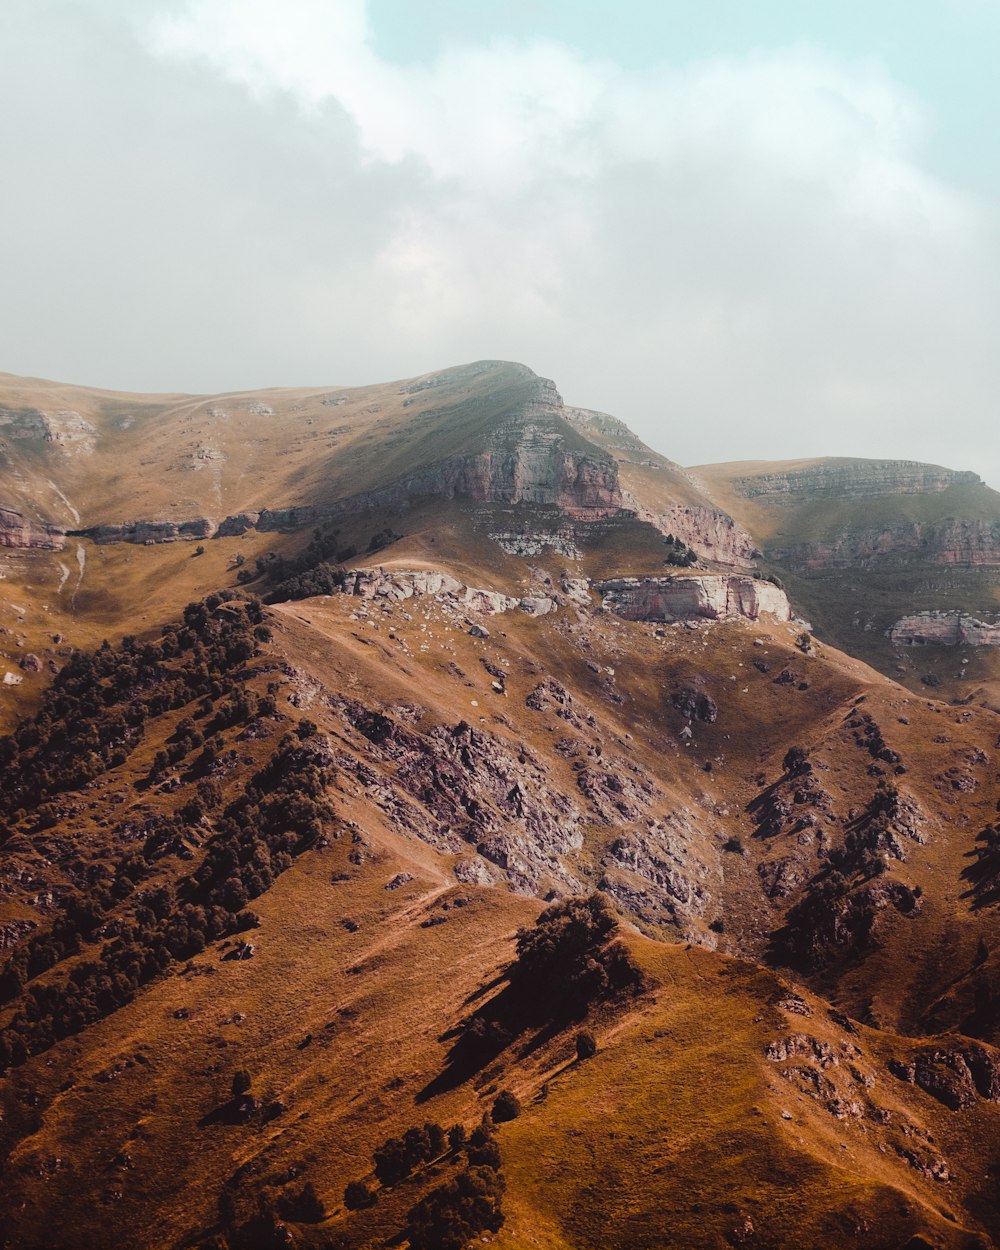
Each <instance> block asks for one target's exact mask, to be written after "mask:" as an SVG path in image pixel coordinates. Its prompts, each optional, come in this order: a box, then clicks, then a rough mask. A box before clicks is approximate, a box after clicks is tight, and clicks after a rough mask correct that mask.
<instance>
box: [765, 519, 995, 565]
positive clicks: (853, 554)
mask: <svg viewBox="0 0 1000 1250" xmlns="http://www.w3.org/2000/svg"><path fill="white" fill-rule="evenodd" d="M768 555H770V556H772V557H773V558H774V559H775V560H777V561H779V562H780V563H784V564H789V565H792V566H795V567H798V568H802V569H808V570H821V569H833V568H846V567H849V566H851V565H857V564H876V565H877V564H883V563H887V564H890V563H918V562H919V563H930V564H949V565H955V564H968V565H975V566H987V565H994V564H998V565H1000V521H990V520H964V519H955V520H949V521H943V522H939V523H925V522H921V521H904V522H900V523H898V524H896V525H892V526H887V527H884V528H879V529H868V530H866V529H861V530H856V531H851V532H845V533H842V534H839V535H837V536H836V537H835V538H832V539H830V540H828V541H823V542H814V543H799V544H796V545H794V546H790V547H774V548H770V549H769V550H768Z"/></svg>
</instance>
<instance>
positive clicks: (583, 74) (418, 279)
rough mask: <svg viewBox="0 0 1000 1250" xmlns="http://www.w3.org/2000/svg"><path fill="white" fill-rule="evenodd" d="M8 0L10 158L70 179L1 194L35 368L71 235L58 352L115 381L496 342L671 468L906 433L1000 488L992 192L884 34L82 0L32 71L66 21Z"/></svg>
mask: <svg viewBox="0 0 1000 1250" xmlns="http://www.w3.org/2000/svg"><path fill="white" fill-rule="evenodd" d="M13 3H14V6H15V11H17V12H19V13H20V15H21V20H20V23H19V24H17V29H16V30H14V32H13V33H14V35H15V36H16V40H17V43H18V44H19V46H20V49H21V56H20V58H19V60H20V64H21V66H22V67H23V72H21V73H18V72H15V74H14V79H13V82H11V81H9V80H8V82H6V83H4V84H2V85H0V116H4V115H6V114H7V112H8V110H13V109H14V108H15V106H16V107H17V108H18V109H19V115H20V116H22V117H25V116H26V117H27V119H28V120H27V133H26V134H21V135H20V136H18V137H17V139H15V141H14V142H13V144H12V145H11V151H12V155H13V165H12V166H11V168H12V173H13V176H14V178H15V179H17V178H19V177H20V178H21V179H28V180H29V182H31V181H34V182H35V183H36V184H37V183H39V182H41V184H42V185H43V187H44V190H45V197H44V198H45V207H44V209H43V210H42V211H41V213H40V214H39V210H38V206H37V204H35V205H34V206H33V207H31V208H28V207H26V206H25V205H23V204H22V205H19V204H18V202H17V197H16V196H15V197H14V203H12V202H11V200H10V198H9V197H8V199H7V201H6V203H5V204H3V205H2V206H0V224H8V223H10V222H11V220H12V219H14V220H15V223H16V228H17V230H18V231H19V232H20V237H23V238H24V239H25V240H26V242H27V246H26V248H25V249H24V252H23V258H22V259H23V262H24V263H23V264H22V265H21V266H20V268H19V269H18V267H17V266H15V274H14V277H15V288H18V287H19V288H20V289H22V290H25V291H26V292H28V300H27V304H22V308H21V316H22V320H24V319H25V318H24V314H25V309H27V312H28V316H27V320H26V324H25V325H22V326H20V327H19V326H17V325H15V324H13V322H14V318H13V316H12V313H11V309H9V308H8V310H7V312H6V313H0V331H4V333H5V340H6V341H7V342H8V344H10V345H12V346H13V347H14V348H16V347H17V346H19V345H24V346H25V347H26V348H27V347H28V346H29V345H30V344H36V346H34V347H32V348H31V350H26V352H25V355H26V358H27V359H29V360H30V359H32V358H37V356H38V348H37V343H38V341H39V338H38V336H39V334H40V332H41V327H40V318H39V316H38V313H37V310H36V309H34V308H33V305H32V301H33V300H34V299H35V297H34V296H33V295H32V293H31V291H30V287H31V282H32V277H31V270H32V268H33V267H34V269H35V271H36V275H37V270H38V268H39V266H38V262H37V259H36V260H35V261H34V263H32V261H31V260H30V258H32V257H35V258H37V257H38V256H39V255H40V254H42V255H44V254H46V253H47V255H46V260H45V263H44V264H43V265H42V266H41V268H42V270H43V271H44V272H46V273H47V274H48V276H49V279H50V280H51V283H52V290H53V291H54V292H56V291H60V290H62V291H65V290H66V289H67V288H68V289H69V290H70V291H71V293H73V294H75V295H76V296H79V295H80V293H81V292H83V291H87V292H88V298H89V300H90V304H89V307H88V312H87V316H86V324H83V318H75V319H74V318H68V317H67V316H66V315H65V310H64V309H62V308H59V309H56V310H55V312H54V315H52V317H51V324H50V327H49V329H50V333H49V335H48V337H47V339H46V340H45V341H46V343H47V350H48V351H49V352H50V356H51V359H52V360H53V361H57V360H58V359H59V357H60V353H62V355H63V357H64V358H65V359H66V360H67V362H68V363H67V365H66V370H69V369H70V367H71V366H72V367H74V368H77V366H76V364H75V360H76V359H86V360H87V362H88V375H87V376H88V377H89V380H93V381H101V382H104V383H105V384H107V385H115V384H120V383H126V384H130V385H135V386H145V385H170V386H173V387H176V386H185V387H198V388H204V389H214V388H223V387H230V386H244V385H253V384H258V385H259V384H264V383H279V382H289V383H291V382H297V381H301V382H312V381H315V382H323V383H325V382H343V383H350V382H362V381H366V380H375V379H383V378H388V377H392V376H403V375H405V374H407V373H412V372H420V371H423V370H427V369H432V368H435V367H439V366H444V365H447V364H451V363H457V362H459V361H462V360H467V359H472V358H476V357H482V356H488V357H506V358H514V359H520V360H523V361H525V363H528V364H530V365H531V366H532V367H534V368H535V369H537V370H538V371H539V372H542V373H545V374H548V375H549V376H553V377H555V378H556V380H557V381H558V382H559V384H560V386H561V388H562V389H563V391H564V393H565V394H566V395H567V397H568V398H569V399H570V400H571V401H572V402H576V403H580V404H583V405H588V406H594V407H603V408H606V409H608V410H611V411H614V412H616V413H617V414H618V415H620V416H622V417H623V418H625V419H626V420H628V421H629V422H630V423H631V424H633V426H634V427H635V428H636V429H637V430H638V431H639V432H640V433H641V434H642V435H643V436H644V437H645V438H646V439H647V440H648V441H650V442H651V443H653V444H654V445H655V446H657V447H658V448H659V449H661V450H663V451H665V452H666V453H667V454H668V455H671V456H673V457H674V458H676V459H680V460H682V461H686V462H695V461H705V460H714V459H722V458H749V457H752V456H753V457H777V456H801V455H809V454H820V453H825V454H859V455H898V456H913V457H921V458H927V459H933V460H938V461H944V462H950V463H957V464H958V465H959V466H960V467H965V466H969V467H974V468H977V469H979V470H980V471H981V472H984V473H987V474H989V475H990V476H991V477H992V478H993V480H994V483H995V484H997V485H1000V452H994V450H993V446H994V442H995V440H994V439H993V437H992V424H993V414H992V410H991V409H992V395H993V394H994V393H995V392H996V390H997V384H998V382H1000V376H998V375H1000V365H998V363H997V362H996V360H995V355H996V353H995V351H994V350H993V345H992V342H991V334H990V330H991V328H992V327H995V326H996V323H997V315H998V312H1000V308H998V302H1000V296H998V291H1000V284H998V283H997V281H996V279H997V277H998V273H997V270H998V265H997V259H998V232H997V221H996V209H995V206H993V205H990V204H988V203H985V202H983V201H981V200H980V199H978V198H977V197H976V196H975V195H973V194H972V193H970V192H969V191H967V190H964V189H961V188H957V187H955V186H951V185H949V184H948V183H946V182H945V181H943V180H942V179H940V178H937V177H935V176H934V174H933V172H932V171H930V170H929V169H928V168H927V167H926V165H925V163H924V160H923V157H922V152H923V145H924V142H925V139H926V135H927V132H928V128H929V127H930V126H931V125H932V124H933V118H930V117H928V116H927V115H926V113H925V111H924V109H923V108H922V106H921V104H920V102H919V101H918V100H916V99H914V98H913V97H912V95H910V94H909V93H907V92H906V91H904V90H903V89H902V88H901V87H900V86H899V85H898V84H897V83H895V82H894V81H893V80H892V79H891V78H890V76H889V75H888V73H887V72H886V70H885V69H884V68H883V67H881V66H880V65H879V64H877V63H875V62H868V63H854V62H846V61H844V60H841V59H838V58H835V57H833V56H830V55H828V54H826V53H824V52H823V51H822V50H821V49H818V48H815V47H809V46H805V45H796V46H791V47H784V48H775V49H772V50H769V51H759V52H756V53H753V54H747V55H745V56H741V57H726V58H717V59H712V60H706V61H701V62H698V63H693V64H690V65H687V66H685V67H682V68H680V69H678V68H668V67H662V68H660V69H657V70H653V71H644V72H638V71H631V72H626V71H625V70H623V69H622V68H621V67H619V66H617V65H615V64H613V63H611V62H609V61H607V60H603V59H600V58H598V57H593V56H587V55H585V54H584V53H582V52H580V51H578V50H574V49H572V48H569V47H567V46H563V45H561V44H558V43H554V42H552V41H542V40H538V41H529V42H523V41H521V42H515V41H509V40H508V41H504V40H496V41H492V42H488V43H482V44H468V43H452V44H450V45H448V46H446V47H445V48H444V49H443V51H442V52H441V53H440V55H439V56H438V57H437V58H436V59H435V60H434V61H432V62H428V63H423V64H407V65H405V66H404V65H400V64H396V63H394V62H391V61H388V60H386V59H384V58H382V57H380V55H379V54H378V52H377V50H376V41H375V39H374V36H373V32H372V30H371V27H370V23H369V20H368V13H367V10H366V7H365V5H364V3H362V0H283V2H282V3H280V4H279V3H277V2H276V0H186V2H184V0H173V2H172V3H168V2H167V0H163V2H162V3H160V2H154V3H150V4H147V5H143V6H138V7H131V8H128V9H126V8H125V6H124V5H123V4H121V3H119V2H118V0H76V2H75V4H74V5H73V6H71V7H67V8H64V9H62V10H60V12H61V13H62V14H63V15H64V16H63V18H62V19H61V20H60V23H59V25H60V26H61V28H62V29H63V31H64V33H65V36H66V37H65V38H64V40H63V41H62V43H61V47H60V55H59V58H58V66H57V70H58V75H59V76H58V79H56V78H54V77H53V75H52V73H51V72H50V73H49V74H48V75H47V78H46V81H45V83H44V86H43V87H42V86H40V85H39V84H38V81H37V69H36V65H37V63H38V62H39V61H40V60H41V59H42V58H43V56H44V57H47V58H48V64H49V66H50V68H51V62H52V58H51V43H52V40H51V34H52V22H53V19H52V17H51V16H49V17H48V18H47V19H46V18H43V17H39V16H38V9H39V8H40V7H42V6H37V5H35V6H29V5H28V4H26V3H22V0H13ZM50 13H51V10H50ZM2 20H3V19H0V23H2ZM11 29H12V27H11V25H10V19H9V18H8V30H7V32H6V33H8V34H10V33H11ZM43 45H45V47H44V48H43ZM109 84H113V85H109ZM41 152H45V153H49V154H50V155H51V161H52V162H54V165H53V168H51V169H46V170H45V172H43V173H42V174H41V175H39V173H38V165H39V161H38V156H39V153H41ZM56 169H58V170H61V171H62V173H61V176H59V177H57V176H56V175H55V173H54V170H56ZM67 171H69V173H68V175H67ZM67 180H68V181H69V182H70V183H71V185H72V186H73V187H74V188H76V189H80V188H85V190H86V195H85V196H84V197H79V196H77V195H75V194H74V195H73V196H72V202H71V203H68V202H66V201H65V200H59V199H58V196H59V185H60V184H65V183H66V182H67ZM15 185H17V182H16V181H15ZM21 209H23V211H20V210H21ZM5 218H6V221H5ZM53 249H55V251H56V252H57V253H58V256H57V257H55V258H53V255H52V251H53ZM35 302H37V301H35ZM123 302H124V303H125V304H126V305H127V308H128V313H127V315H126V316H122V315H121V305H122V303H123ZM116 308H117V309H118V311H117V313H116V311H115V310H116ZM3 318H6V319H7V324H4V321H3V320H2V319H3ZM109 327H113V328H114V334H113V335H111V334H109ZM8 329H10V330H11V331H12V332H13V337H12V336H11V334H10V333H6V331H7V330H8ZM7 367H8V368H18V367H20V366H19V363H18V361H17V360H16V359H10V360H8V361H7ZM66 370H63V369H62V368H61V367H60V368H59V371H60V372H65V371H66ZM98 370H99V371H100V376H97V373H98ZM168 372H169V373H170V377H169V379H168V377H167V374H168ZM79 376H81V377H84V375H83V374H80V375H79ZM956 428H957V429H961V430H963V431H964V437H963V438H962V440H961V441H956V438H955V430H956Z"/></svg>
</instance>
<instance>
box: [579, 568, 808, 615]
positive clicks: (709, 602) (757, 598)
mask: <svg viewBox="0 0 1000 1250" xmlns="http://www.w3.org/2000/svg"><path fill="white" fill-rule="evenodd" d="M598 589H599V590H600V591H602V593H603V595H604V608H605V610H606V611H610V612H614V613H616V614H617V615H618V616H623V617H625V619H626V620H630V621H668V622H669V621H686V620H695V619H698V618H701V619H705V620H713V621H717V620H722V619H724V618H725V617H733V616H744V617H747V618H748V619H750V620H753V621H755V620H757V619H758V617H760V615H761V614H762V613H767V614H768V615H771V616H774V617H776V618H777V619H778V620H779V621H788V620H791V616H792V610H791V607H790V605H789V602H788V597H787V596H786V594H785V592H784V591H783V590H780V589H779V588H778V587H777V586H775V585H773V584H772V583H771V582H762V581H757V580H756V579H755V578H752V577H741V576H739V575H736V574H728V575H727V574H706V575H702V576H693V577H645V578H642V579H639V578H637V577H620V578H615V579H614V580H612V581H607V582H600V583H599V584H598Z"/></svg>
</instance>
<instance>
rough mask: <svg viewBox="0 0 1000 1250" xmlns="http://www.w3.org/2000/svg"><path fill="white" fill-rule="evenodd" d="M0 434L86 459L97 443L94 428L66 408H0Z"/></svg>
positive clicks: (84, 419)
mask: <svg viewBox="0 0 1000 1250" xmlns="http://www.w3.org/2000/svg"><path fill="white" fill-rule="evenodd" d="M0 432H2V433H3V435H4V437H6V438H10V439H16V440H17V441H19V442H20V441H28V442H44V443H53V444H55V446H56V448H57V449H58V450H59V451H61V452H64V453H66V454H68V455H76V454H79V453H81V452H82V453H83V454H85V455H87V454H89V453H90V452H92V451H93V450H94V446H95V444H96V441H97V431H96V430H95V428H94V426H93V425H92V424H91V423H90V422H89V421H88V420H87V418H86V417H83V416H81V415H80V413H78V412H74V411H73V410H72V409H70V408H61V409H59V410H58V411H57V412H42V411H41V409H39V408H3V407H0Z"/></svg>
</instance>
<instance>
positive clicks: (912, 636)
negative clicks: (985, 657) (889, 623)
mask: <svg viewBox="0 0 1000 1250" xmlns="http://www.w3.org/2000/svg"><path fill="white" fill-rule="evenodd" d="M889 637H890V639H891V640H892V641H893V642H895V643H899V644H901V645H902V646H911V647H919V646H926V645H928V644H937V645H938V646H944V647H956V646H959V645H960V644H963V643H965V644H967V645H968V646H972V647H1000V622H992V623H991V622H989V621H980V620H977V619H976V618H975V617H973V616H965V615H964V614H963V613H961V612H918V613H917V614H916V615H914V616H904V617H901V618H900V619H899V620H898V621H897V622H896V623H895V625H893V627H892V628H891V629H890V630H889Z"/></svg>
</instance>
